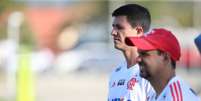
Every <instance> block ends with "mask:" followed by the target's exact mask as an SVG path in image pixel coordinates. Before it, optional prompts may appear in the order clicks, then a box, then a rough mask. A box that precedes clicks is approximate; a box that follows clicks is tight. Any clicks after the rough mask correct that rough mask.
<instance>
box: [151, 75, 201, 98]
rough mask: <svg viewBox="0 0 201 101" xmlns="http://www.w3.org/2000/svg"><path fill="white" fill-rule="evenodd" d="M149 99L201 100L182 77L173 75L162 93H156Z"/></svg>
mask: <svg viewBox="0 0 201 101" xmlns="http://www.w3.org/2000/svg"><path fill="white" fill-rule="evenodd" d="M148 101H201V100H200V99H199V98H198V96H197V95H196V94H195V92H194V91H193V90H192V89H191V88H190V87H189V86H188V85H187V84H186V83H185V82H184V81H182V80H181V79H180V78H178V77H173V78H172V79H171V80H170V81H169V82H168V84H167V85H166V87H165V88H164V90H163V91H162V92H161V94H160V95H158V96H156V93H155V94H153V95H152V96H150V97H149V98H148Z"/></svg>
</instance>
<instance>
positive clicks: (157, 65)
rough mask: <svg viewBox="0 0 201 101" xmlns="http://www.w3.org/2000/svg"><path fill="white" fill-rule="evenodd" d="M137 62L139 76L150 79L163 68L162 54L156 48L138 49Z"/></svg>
mask: <svg viewBox="0 0 201 101" xmlns="http://www.w3.org/2000/svg"><path fill="white" fill-rule="evenodd" d="M138 54H139V56H138V57H137V62H138V64H139V65H140V76H141V77H143V78H145V79H147V80H150V79H152V78H153V77H154V76H157V74H158V73H160V72H161V70H162V69H163V68H162V67H163V62H164V61H163V60H164V59H163V58H164V57H163V56H162V55H160V54H158V51H157V50H152V51H143V50H139V49H138Z"/></svg>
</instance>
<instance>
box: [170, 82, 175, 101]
mask: <svg viewBox="0 0 201 101" xmlns="http://www.w3.org/2000/svg"><path fill="white" fill-rule="evenodd" d="M170 91H171V94H172V98H173V101H176V100H175V96H174V92H173V88H172V85H170Z"/></svg>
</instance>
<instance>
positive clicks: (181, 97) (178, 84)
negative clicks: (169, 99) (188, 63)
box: [177, 81, 183, 101]
mask: <svg viewBox="0 0 201 101" xmlns="http://www.w3.org/2000/svg"><path fill="white" fill-rule="evenodd" d="M177 86H178V87H179V93H180V94H179V95H180V99H181V101H183V96H182V91H181V86H180V83H179V81H177Z"/></svg>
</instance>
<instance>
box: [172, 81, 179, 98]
mask: <svg viewBox="0 0 201 101" xmlns="http://www.w3.org/2000/svg"><path fill="white" fill-rule="evenodd" d="M173 86H174V91H175V92H176V99H177V101H180V100H179V94H178V88H177V86H176V83H175V82H174V83H173Z"/></svg>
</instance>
